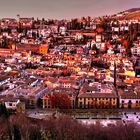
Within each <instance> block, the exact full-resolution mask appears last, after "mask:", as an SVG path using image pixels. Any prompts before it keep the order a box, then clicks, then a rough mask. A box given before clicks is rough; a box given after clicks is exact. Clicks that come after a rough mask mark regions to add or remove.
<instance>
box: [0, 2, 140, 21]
mask: <svg viewBox="0 0 140 140" xmlns="http://www.w3.org/2000/svg"><path fill="white" fill-rule="evenodd" d="M136 7H140V0H0V18H3V17H16V15H17V14H20V15H21V17H35V18H36V17H39V18H42V17H44V18H54V19H62V18H67V19H70V18H75V17H82V16H88V15H89V16H93V17H94V16H102V15H106V14H107V15H109V14H115V13H117V12H120V11H122V10H127V9H130V8H136Z"/></svg>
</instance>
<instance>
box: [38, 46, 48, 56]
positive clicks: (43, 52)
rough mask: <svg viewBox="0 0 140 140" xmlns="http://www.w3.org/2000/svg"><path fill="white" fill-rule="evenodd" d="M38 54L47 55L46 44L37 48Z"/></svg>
mask: <svg viewBox="0 0 140 140" xmlns="http://www.w3.org/2000/svg"><path fill="white" fill-rule="evenodd" d="M39 53H40V54H43V55H45V54H47V53H48V44H42V45H40V46H39Z"/></svg>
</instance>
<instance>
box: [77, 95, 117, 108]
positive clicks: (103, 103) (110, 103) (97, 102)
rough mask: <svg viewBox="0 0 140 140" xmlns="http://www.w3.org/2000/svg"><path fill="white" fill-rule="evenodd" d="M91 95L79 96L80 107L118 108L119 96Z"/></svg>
mask: <svg viewBox="0 0 140 140" xmlns="http://www.w3.org/2000/svg"><path fill="white" fill-rule="evenodd" d="M97 94H102V93H95V95H94V94H92V93H91V95H89V94H83V95H79V96H78V108H90V109H91V108H93V109H94V108H105V109H107V108H117V97H116V96H115V95H114V96H112V95H105V94H106V93H105V94H104V95H103V94H102V95H97Z"/></svg>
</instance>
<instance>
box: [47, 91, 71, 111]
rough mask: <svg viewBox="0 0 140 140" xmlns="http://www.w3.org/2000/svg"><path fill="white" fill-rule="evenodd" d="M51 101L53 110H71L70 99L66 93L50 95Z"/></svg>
mask: <svg viewBox="0 0 140 140" xmlns="http://www.w3.org/2000/svg"><path fill="white" fill-rule="evenodd" d="M49 99H50V101H51V105H52V107H53V108H60V109H66V108H70V106H71V104H70V97H69V95H68V94H64V93H55V94H50V95H49Z"/></svg>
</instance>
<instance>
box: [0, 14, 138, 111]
mask: <svg viewBox="0 0 140 140" xmlns="http://www.w3.org/2000/svg"><path fill="white" fill-rule="evenodd" d="M139 87H140V21H138V20H125V19H123V20H122V19H121V20H119V19H115V18H114V17H113V18H112V17H107V16H105V17H100V18H94V19H92V18H90V17H88V18H81V19H73V20H69V21H68V20H61V21H57V20H45V19H42V20H39V19H37V20H35V19H34V18H20V16H19V15H17V19H11V18H3V19H1V20H0V102H4V103H5V105H6V107H7V108H9V109H16V108H17V107H18V108H19V106H20V108H24V109H29V108H32V109H33V108H38V107H41V108H81V109H89V108H90V109H92V108H93V109H94V108H97V109H102V108H105V109H107V108H140V88H139Z"/></svg>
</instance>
